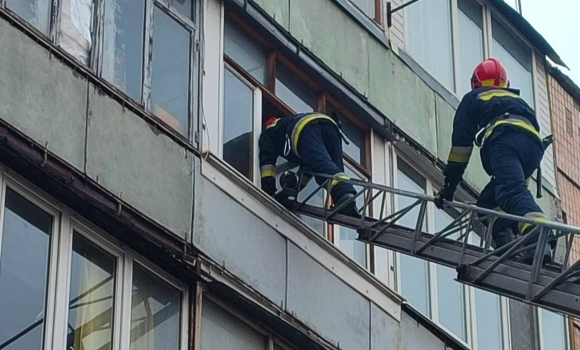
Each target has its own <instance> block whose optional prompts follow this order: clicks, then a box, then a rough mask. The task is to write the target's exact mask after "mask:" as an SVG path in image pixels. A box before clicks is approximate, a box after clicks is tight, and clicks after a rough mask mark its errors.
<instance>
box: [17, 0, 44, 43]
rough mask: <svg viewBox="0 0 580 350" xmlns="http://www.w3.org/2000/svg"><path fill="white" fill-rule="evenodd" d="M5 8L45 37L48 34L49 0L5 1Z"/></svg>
mask: <svg viewBox="0 0 580 350" xmlns="http://www.w3.org/2000/svg"><path fill="white" fill-rule="evenodd" d="M6 7H7V8H8V9H10V10H12V11H14V12H15V13H16V14H17V15H19V16H20V17H22V18H23V19H24V20H25V21H26V22H28V23H30V24H31V25H33V26H34V27H35V28H36V29H38V30H39V31H41V32H42V33H43V34H45V35H49V33H50V18H51V16H52V1H51V0H6Z"/></svg>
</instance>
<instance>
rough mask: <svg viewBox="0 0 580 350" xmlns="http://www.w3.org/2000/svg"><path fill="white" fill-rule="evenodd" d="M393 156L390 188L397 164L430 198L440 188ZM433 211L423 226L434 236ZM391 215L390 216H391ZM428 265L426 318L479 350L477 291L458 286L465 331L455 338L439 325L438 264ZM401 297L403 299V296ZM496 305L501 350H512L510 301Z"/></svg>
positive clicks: (408, 162) (398, 261) (398, 155)
mask: <svg viewBox="0 0 580 350" xmlns="http://www.w3.org/2000/svg"><path fill="white" fill-rule="evenodd" d="M393 152H394V153H395V154H394V155H393V158H392V169H393V173H394V175H393V176H392V182H393V186H394V187H395V188H398V180H397V175H396V174H397V172H398V171H399V169H400V167H399V163H400V161H402V162H403V163H404V167H405V168H409V169H410V170H411V171H412V172H414V173H415V174H411V175H409V174H407V176H408V177H410V178H414V177H416V176H420V177H421V178H422V179H423V180H424V181H425V193H426V194H431V193H434V191H435V190H436V188H437V187H440V185H441V184H439V183H438V182H437V181H435V180H433V179H432V178H431V177H430V176H428V175H424V172H421V171H420V167H419V166H417V165H415V163H414V162H413V161H412V160H411V159H410V158H409V157H407V156H406V155H405V154H404V153H403V152H401V151H398V150H396V149H395V147H393ZM392 197H393V209H394V211H396V210H398V209H399V208H398V201H397V197H396V196H395V195H393V196H392ZM435 210H437V209H436V208H435V205H434V203H432V202H429V203H428V205H427V212H426V215H427V217H426V226H427V230H428V231H429V232H435ZM394 211H393V212H394ZM445 212H446V213H447V214H448V215H450V216H453V214H452V213H449V212H447V211H445ZM392 253H393V254H394V264H395V274H394V276H393V279H394V287H395V290H396V291H397V293H399V294H401V295H403V294H402V285H401V281H400V278H399V276H401V253H398V252H392ZM424 263H425V264H426V265H427V266H426V270H427V278H428V283H429V285H428V286H427V290H428V293H429V295H428V296H427V299H428V309H429V315H425V316H426V317H429V318H430V319H431V320H432V321H433V322H435V323H436V324H437V325H438V326H439V327H441V328H442V329H444V330H445V331H446V332H447V333H449V334H450V335H451V336H453V337H454V339H456V340H457V341H459V342H460V343H462V344H464V345H465V346H467V347H469V348H471V349H473V350H479V345H478V343H477V335H478V334H477V309H476V298H475V293H476V291H477V289H476V288H473V287H471V286H467V285H465V284H463V283H459V282H458V283H459V284H460V286H461V290H462V293H463V308H464V319H465V323H464V325H463V326H464V329H465V338H466V340H463V339H461V338H459V337H458V336H457V335H455V334H454V333H453V332H452V331H450V330H449V329H448V328H447V327H445V325H443V324H441V323H440V322H439V305H438V303H439V300H438V298H437V297H438V295H437V294H438V281H437V266H439V265H438V264H435V263H432V262H429V261H424ZM403 297H404V295H403ZM498 297H499V303H500V312H501V314H500V319H499V322H500V323H501V324H500V325H499V326H500V327H501V330H502V332H501V335H500V336H501V341H502V344H503V347H504V348H503V350H511V349H512V347H511V330H510V328H511V327H510V315H509V299H507V298H505V297H503V296H498Z"/></svg>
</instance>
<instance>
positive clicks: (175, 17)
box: [101, 0, 196, 135]
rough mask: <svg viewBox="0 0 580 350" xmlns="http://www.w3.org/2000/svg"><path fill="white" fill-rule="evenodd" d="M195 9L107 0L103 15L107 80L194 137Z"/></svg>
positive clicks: (184, 0)
mask: <svg viewBox="0 0 580 350" xmlns="http://www.w3.org/2000/svg"><path fill="white" fill-rule="evenodd" d="M194 4H195V3H194V2H193V0H175V1H171V4H170V5H171V6H169V7H168V6H167V5H166V4H165V3H164V2H161V1H153V0H135V1H129V0H105V5H104V15H103V28H104V29H103V38H102V50H101V51H102V54H101V56H102V58H101V61H102V62H101V65H102V67H101V71H102V76H103V77H104V78H105V79H107V80H108V81H109V82H111V83H112V84H114V85H115V86H116V87H118V88H119V89H121V90H122V91H124V92H125V93H126V94H127V95H128V96H129V97H131V98H132V99H134V100H135V101H137V102H138V103H141V104H143V105H144V106H145V107H147V108H148V109H149V110H151V111H152V112H153V113H154V114H155V115H156V116H157V117H159V118H160V119H161V120H162V121H163V122H165V123H166V124H167V125H169V126H170V127H172V128H173V129H175V130H177V131H178V132H180V133H181V134H183V135H189V134H190V127H191V125H192V122H191V121H190V119H191V116H192V114H193V99H192V96H195V93H193V92H192V90H191V86H192V82H193V80H194V79H193V78H192V72H193V70H192V69H191V67H192V62H195V61H196V60H195V58H194V57H192V53H193V52H194V50H193V48H192V42H193V38H194V37H195V35H196V26H195V24H194V23H195V21H194V19H195V17H194V13H195V10H194ZM149 13H151V15H149ZM148 18H151V20H149V19H148Z"/></svg>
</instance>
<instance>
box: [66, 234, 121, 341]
mask: <svg viewBox="0 0 580 350" xmlns="http://www.w3.org/2000/svg"><path fill="white" fill-rule="evenodd" d="M114 278H115V258H114V257H113V256H111V255H109V254H107V253H105V252H104V251H103V250H101V249H100V248H98V247H97V246H95V245H94V244H92V243H91V242H89V241H88V240H86V239H85V238H83V237H82V236H80V235H78V234H76V233H75V235H74V237H73V253H72V262H71V278H70V294H69V318H68V323H69V327H68V331H69V332H68V333H69V335H68V337H67V340H68V348H74V349H84V350H107V349H112V348H113V345H112V337H113V295H114V288H115V283H114Z"/></svg>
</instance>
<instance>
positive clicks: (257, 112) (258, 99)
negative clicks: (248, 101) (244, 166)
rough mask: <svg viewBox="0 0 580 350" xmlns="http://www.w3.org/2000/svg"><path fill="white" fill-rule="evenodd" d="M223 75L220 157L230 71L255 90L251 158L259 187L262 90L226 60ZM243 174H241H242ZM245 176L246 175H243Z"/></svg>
mask: <svg viewBox="0 0 580 350" xmlns="http://www.w3.org/2000/svg"><path fill="white" fill-rule="evenodd" d="M223 66H224V67H223V72H224V73H223V75H222V83H221V86H222V89H221V91H222V96H223V97H222V98H221V99H220V101H221V106H220V112H219V122H218V139H219V142H218V149H217V154H218V156H219V158H221V159H223V158H224V153H223V152H224V149H223V148H224V125H225V111H224V102H225V85H226V84H225V73H226V71H229V72H230V73H231V74H233V75H235V76H236V78H238V79H239V80H240V81H241V82H242V83H244V85H246V86H247V87H248V88H250V89H252V91H253V92H254V95H253V100H254V101H253V111H252V116H253V118H252V136H253V139H252V154H251V155H250V157H249V158H250V159H251V161H252V164H251V168H252V180H251V181H252V183H253V184H254V185H256V186H258V187H260V164H259V149H258V141H259V140H260V133H261V132H262V90H261V89H260V88H259V87H257V86H255V85H254V84H252V83H251V82H250V81H248V80H247V79H246V78H244V77H243V76H242V75H241V74H240V73H238V71H236V69H235V68H234V67H232V66H230V65H229V64H227V63H226V62H224V63H223ZM240 175H241V174H240ZM241 176H242V177H244V178H245V176H243V175H241Z"/></svg>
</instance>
